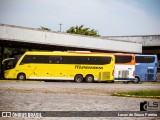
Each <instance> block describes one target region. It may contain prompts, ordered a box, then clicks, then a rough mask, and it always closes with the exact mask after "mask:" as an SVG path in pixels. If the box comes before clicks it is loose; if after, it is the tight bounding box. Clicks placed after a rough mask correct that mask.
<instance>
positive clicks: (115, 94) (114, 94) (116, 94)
mask: <svg viewBox="0 0 160 120" xmlns="http://www.w3.org/2000/svg"><path fill="white" fill-rule="evenodd" d="M113 96H122V97H135V98H154V99H160V96H136V95H127V94H119V93H113Z"/></svg>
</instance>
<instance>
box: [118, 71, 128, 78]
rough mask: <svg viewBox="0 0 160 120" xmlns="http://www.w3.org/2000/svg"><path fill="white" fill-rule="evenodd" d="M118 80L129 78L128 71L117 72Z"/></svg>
mask: <svg viewBox="0 0 160 120" xmlns="http://www.w3.org/2000/svg"><path fill="white" fill-rule="evenodd" d="M118 78H129V71H128V70H121V71H119V72H118Z"/></svg>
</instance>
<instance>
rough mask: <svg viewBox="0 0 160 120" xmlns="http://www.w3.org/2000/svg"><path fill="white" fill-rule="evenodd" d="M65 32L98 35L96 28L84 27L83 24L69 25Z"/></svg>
mask: <svg viewBox="0 0 160 120" xmlns="http://www.w3.org/2000/svg"><path fill="white" fill-rule="evenodd" d="M67 33H71V34H80V35H87V36H99V35H98V34H97V31H96V30H94V29H90V28H84V25H81V26H76V27H71V28H69V29H68V30H67Z"/></svg>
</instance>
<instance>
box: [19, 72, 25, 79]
mask: <svg viewBox="0 0 160 120" xmlns="http://www.w3.org/2000/svg"><path fill="white" fill-rule="evenodd" d="M17 79H18V80H25V79H26V75H25V74H24V73H19V74H18V76H17Z"/></svg>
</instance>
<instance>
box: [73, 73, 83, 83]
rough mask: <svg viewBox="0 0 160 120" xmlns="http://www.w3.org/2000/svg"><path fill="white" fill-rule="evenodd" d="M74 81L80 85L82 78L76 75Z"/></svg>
mask: <svg viewBox="0 0 160 120" xmlns="http://www.w3.org/2000/svg"><path fill="white" fill-rule="evenodd" d="M74 81H75V82H77V83H81V82H83V76H82V75H80V74H78V75H76V76H75V77H74Z"/></svg>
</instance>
